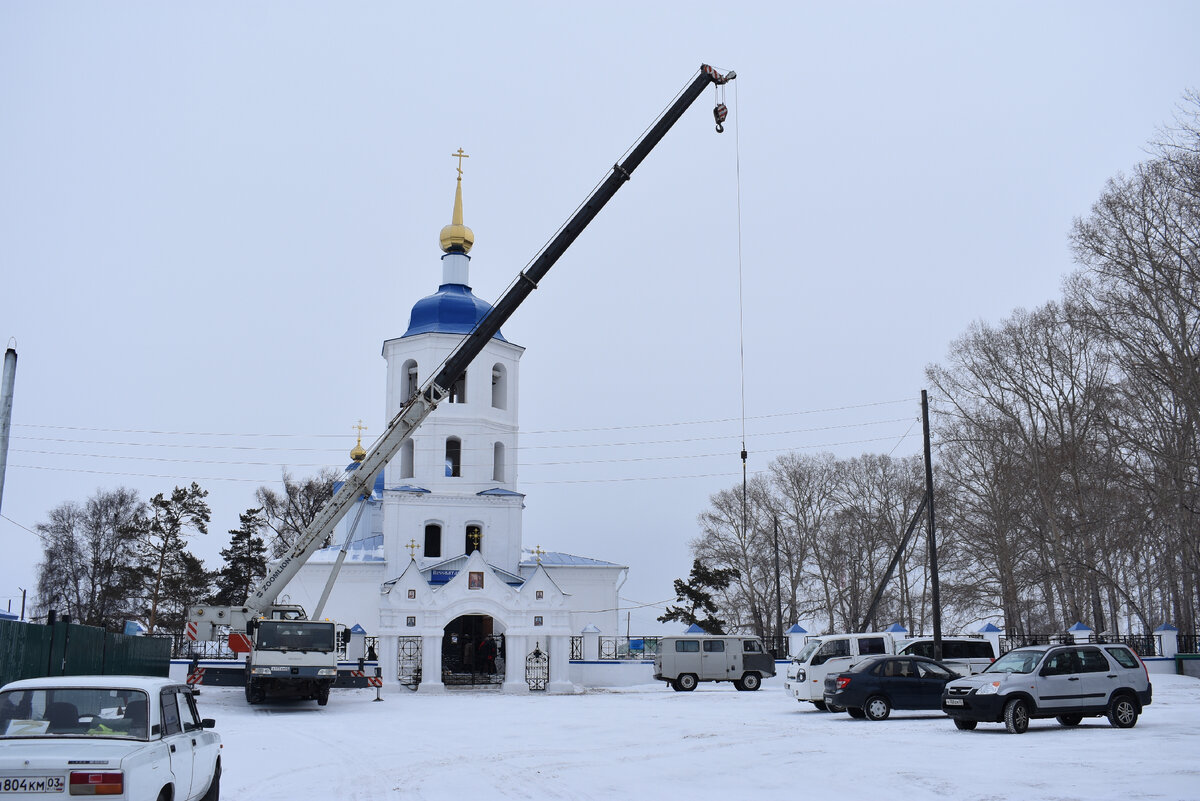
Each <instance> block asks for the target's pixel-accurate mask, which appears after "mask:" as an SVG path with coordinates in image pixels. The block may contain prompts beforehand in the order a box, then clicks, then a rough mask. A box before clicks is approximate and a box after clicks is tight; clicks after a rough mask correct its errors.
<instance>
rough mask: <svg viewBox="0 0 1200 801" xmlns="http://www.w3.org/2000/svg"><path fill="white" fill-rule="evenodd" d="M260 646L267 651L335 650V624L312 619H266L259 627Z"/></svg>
mask: <svg viewBox="0 0 1200 801" xmlns="http://www.w3.org/2000/svg"><path fill="white" fill-rule="evenodd" d="M258 647H259V649H260V650H266V651H321V652H324V653H328V652H330V651H332V650H333V648H334V642H333V624H332V623H324V622H321V623H316V622H313V621H311V620H303V621H302V620H264V621H262V623H260V624H259V627H258Z"/></svg>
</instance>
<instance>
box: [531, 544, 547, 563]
mask: <svg viewBox="0 0 1200 801" xmlns="http://www.w3.org/2000/svg"><path fill="white" fill-rule="evenodd" d="M533 554H534V556H536V557H537V563H538V564H539V565H540V564H541V563H542V557H543V556H545V555H546V552H545V551H543V550H542V546H541V545H538V546H535V547H534V549H533Z"/></svg>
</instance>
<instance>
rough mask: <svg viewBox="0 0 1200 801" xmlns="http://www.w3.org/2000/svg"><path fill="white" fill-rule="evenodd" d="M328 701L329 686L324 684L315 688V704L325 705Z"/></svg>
mask: <svg viewBox="0 0 1200 801" xmlns="http://www.w3.org/2000/svg"><path fill="white" fill-rule="evenodd" d="M328 703H329V686H328V685H326V686H324V687H321V688H320V689H318V690H317V706H325V705H326V704H328Z"/></svg>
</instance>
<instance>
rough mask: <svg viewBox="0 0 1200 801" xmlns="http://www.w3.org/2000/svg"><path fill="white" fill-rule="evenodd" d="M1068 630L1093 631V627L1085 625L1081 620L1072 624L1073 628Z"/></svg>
mask: <svg viewBox="0 0 1200 801" xmlns="http://www.w3.org/2000/svg"><path fill="white" fill-rule="evenodd" d="M1067 631H1091V628H1089V627H1088V626H1085V625H1083V623H1082V621H1080V622H1077V623H1076V624H1075V625H1074V626H1071V628H1069V629H1067Z"/></svg>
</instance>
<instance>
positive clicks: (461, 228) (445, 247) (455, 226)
mask: <svg viewBox="0 0 1200 801" xmlns="http://www.w3.org/2000/svg"><path fill="white" fill-rule="evenodd" d="M450 158H452V159H458V167H457V169H458V183H457V184H456V185H455V187H454V211H453V213H451V215H450V224H449V225H447V226H445V227H444V228H442V233H441V235H440V236H439V241H440V242H441V245H442V251H443V252H445V253H470V252H471V247H472V246H473V245H474V244H475V233H474V232H473V231H472V230H471V229H470V228H468V227H467V226H465V225H463V204H462V177H463V170H462V160H463V159H469V158H471V157H470V156H469V155H467V154H466V153H464V152H463V149H462V148H461V147H460V148H459V149H458V152H457V153H451V154H450ZM462 277H463V280H462V281H446V282H445V283H448V284H449V283H463V284H465V283H466V280H465V275H464V276H462Z"/></svg>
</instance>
